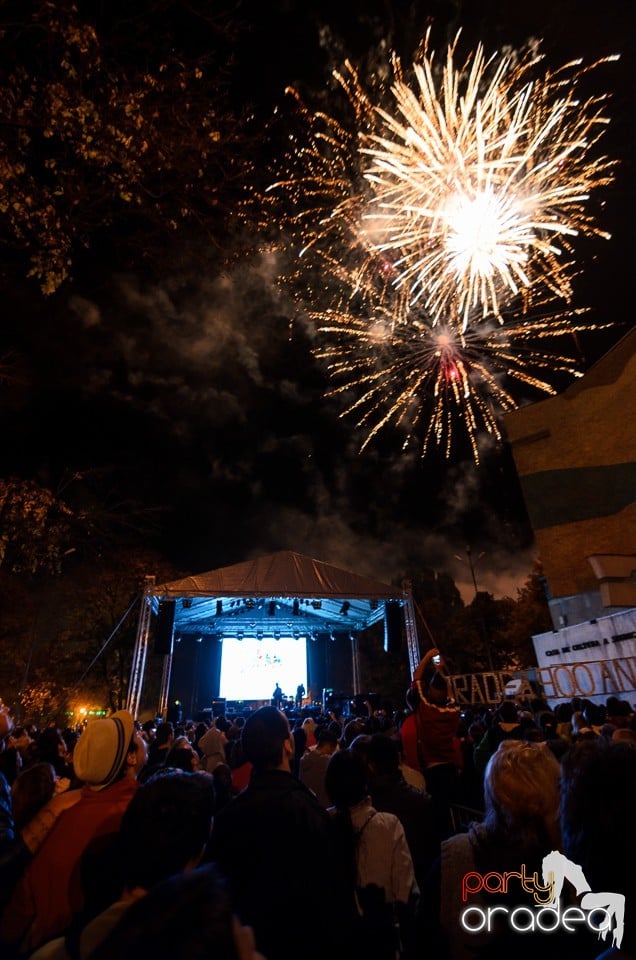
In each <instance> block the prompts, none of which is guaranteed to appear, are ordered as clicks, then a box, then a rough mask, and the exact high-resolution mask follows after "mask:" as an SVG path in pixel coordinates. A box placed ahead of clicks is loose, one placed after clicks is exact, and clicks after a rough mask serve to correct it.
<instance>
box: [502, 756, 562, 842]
mask: <svg viewBox="0 0 636 960" xmlns="http://www.w3.org/2000/svg"><path fill="white" fill-rule="evenodd" d="M560 776H561V767H560V765H559V762H558V760H557V759H556V757H555V756H554V754H553V753H552V752H551V751H550V750H548V748H547V747H546V746H545V745H544V744H541V743H530V742H528V741H525V740H524V741H522V740H504V741H503V742H502V743H500V744H499V747H498V748H497V750H496V751H495V753H494V754H493V755H492V757H491V758H490V760H489V761H488V766H487V767H486V772H485V775H484V800H485V809H486V814H485V818H484V822H485V824H486V826H487V828H488V829H489V830H490V831H491V832H493V833H500V834H503V835H505V836H508V837H511V838H514V839H515V840H517V841H521V843H523V844H525V845H527V846H532V845H533V844H535V843H537V842H538V841H539V840H540V839H541V840H542V839H543V838H549V839H550V840H551V841H553V842H554V841H556V839H557V837H558V810H559V796H560V793H559V790H560Z"/></svg>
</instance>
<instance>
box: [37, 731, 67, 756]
mask: <svg viewBox="0 0 636 960" xmlns="http://www.w3.org/2000/svg"><path fill="white" fill-rule="evenodd" d="M38 754H39V756H40V759H41V760H42V761H43V762H45V763H52V764H54V765H55V764H56V763H59V761H60V760H61V759H63V758H64V756H65V754H66V743H65V742H64V737H63V736H62V731H61V730H60V729H59V728H58V727H47V728H46V730H43V731H42V733H41V734H40V736H39V737H38Z"/></svg>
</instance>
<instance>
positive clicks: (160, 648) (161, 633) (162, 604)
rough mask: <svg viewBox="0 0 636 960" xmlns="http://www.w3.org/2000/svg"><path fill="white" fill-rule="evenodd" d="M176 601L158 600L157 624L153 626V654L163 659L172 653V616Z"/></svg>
mask: <svg viewBox="0 0 636 960" xmlns="http://www.w3.org/2000/svg"><path fill="white" fill-rule="evenodd" d="M176 605H177V602H176V600H160V601H159V612H158V613H157V623H156V624H155V646H154V651H155V653H158V654H160V655H161V656H163V657H166V656H169V655H170V654H171V653H172V638H173V635H174V615H175V608H176Z"/></svg>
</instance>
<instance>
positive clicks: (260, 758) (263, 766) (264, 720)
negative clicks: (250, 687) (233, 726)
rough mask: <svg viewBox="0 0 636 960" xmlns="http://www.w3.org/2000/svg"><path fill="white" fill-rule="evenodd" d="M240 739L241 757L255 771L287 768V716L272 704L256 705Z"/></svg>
mask: <svg viewBox="0 0 636 960" xmlns="http://www.w3.org/2000/svg"><path fill="white" fill-rule="evenodd" d="M241 743H242V747H243V756H244V758H245V759H246V760H247V761H248V762H249V763H251V764H252V766H253V767H254V769H255V770H256V771H259V772H260V771H263V770H275V769H279V768H282V769H286V770H289V769H290V764H291V760H292V758H293V757H294V743H293V739H292V735H291V731H290V729H289V723H288V720H287V717H286V716H285V714H284V713H282V712H281V711H280V710H277V709H276V707H260V708H259V709H258V710H255V711H254V713H252V714H250V716H249V717H248V718H247V720H246V721H245V726H244V727H243V732H242V734H241Z"/></svg>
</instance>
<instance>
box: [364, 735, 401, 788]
mask: <svg viewBox="0 0 636 960" xmlns="http://www.w3.org/2000/svg"><path fill="white" fill-rule="evenodd" d="M367 763H368V765H369V770H370V772H371V775H372V776H373V777H381V778H387V779H397V778H398V777H399V776H400V750H399V747H398V745H397V743H396V742H395V740H392V739H391V737H387V735H386V734H384V733H374V734H373V736H372V737H371V742H370V743H369V749H368V752H367Z"/></svg>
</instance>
